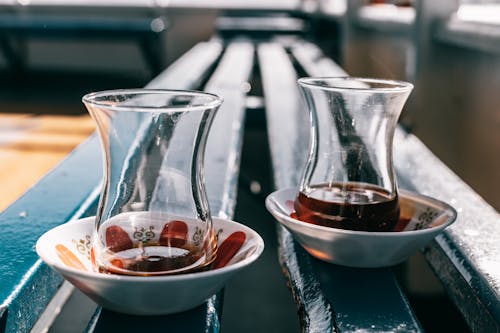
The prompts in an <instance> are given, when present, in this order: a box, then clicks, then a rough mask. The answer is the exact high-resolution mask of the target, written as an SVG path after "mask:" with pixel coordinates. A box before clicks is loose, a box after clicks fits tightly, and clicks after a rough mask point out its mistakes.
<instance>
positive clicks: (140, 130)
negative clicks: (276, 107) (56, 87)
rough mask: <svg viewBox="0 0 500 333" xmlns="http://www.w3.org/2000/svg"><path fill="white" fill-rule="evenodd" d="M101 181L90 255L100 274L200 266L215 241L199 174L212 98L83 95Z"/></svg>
mask: <svg viewBox="0 0 500 333" xmlns="http://www.w3.org/2000/svg"><path fill="white" fill-rule="evenodd" d="M82 100H83V103H84V104H85V106H86V107H87V109H88V111H89V113H90V115H91V116H92V118H93V119H94V121H95V123H96V125H97V131H98V133H99V138H100V143H101V148H102V153H103V171H104V172H103V184H102V190H101V197H100V201H99V206H98V210H97V215H96V222H95V230H94V233H93V237H92V238H93V249H92V260H93V264H94V267H95V268H96V269H98V270H99V271H101V272H107V273H115V274H124V275H141V276H150V275H164V274H176V273H184V272H189V271H193V270H199V269H203V268H204V267H206V266H207V265H209V264H210V263H211V262H212V261H213V260H214V258H215V255H216V251H217V242H216V238H215V234H214V230H213V227H212V219H211V216H210V209H209V206H208V201H207V196H206V192H205V185H204V179H203V160H204V151H205V145H206V139H207V136H208V133H209V129H210V125H211V123H212V120H213V118H214V116H215V114H216V111H217V109H218V108H219V106H220V105H221V103H222V100H221V98H219V97H218V96H216V95H212V94H208V93H203V92H195V91H175V90H149V89H129V90H111V91H102V92H96V93H91V94H88V95H85V96H84V97H83V99H82Z"/></svg>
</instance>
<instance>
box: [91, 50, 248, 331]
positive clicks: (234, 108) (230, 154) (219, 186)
mask: <svg viewBox="0 0 500 333" xmlns="http://www.w3.org/2000/svg"><path fill="white" fill-rule="evenodd" d="M197 48H198V49H199V50H200V51H201V49H200V48H199V47H197ZM253 53H254V51H253V46H252V45H251V44H250V43H246V42H235V43H232V44H230V46H228V47H227V50H226V51H225V53H224V56H223V57H222V59H221V60H220V62H219V64H218V66H217V68H216V70H215V72H214V74H213V75H212V76H211V79H210V80H209V82H208V83H207V86H206V89H205V90H207V91H209V92H212V93H216V94H218V95H220V96H221V97H223V98H224V100H225V102H224V104H223V105H222V106H221V108H220V109H219V111H218V114H217V115H216V117H215V119H214V122H213V125H212V129H211V132H210V135H209V138H208V142H207V148H206V153H205V181H206V186H207V194H208V199H209V204H210V207H211V209H212V214H213V215H218V216H221V217H225V218H231V217H232V216H233V212H234V205H235V203H236V190H237V187H236V185H237V179H238V173H239V156H240V152H241V141H242V136H243V128H242V122H243V117H244V111H245V103H244V102H245V91H244V90H243V83H245V82H247V80H248V79H249V76H250V72H251V68H252V65H253ZM199 56H200V57H202V58H201V59H205V56H206V52H201V53H200V54H199ZM196 59H197V58H196ZM196 59H194V58H193V59H191V63H190V64H191V66H194V65H195V62H196ZM213 59H214V60H215V59H216V57H214V58H213ZM181 63H185V64H188V63H187V62H184V60H183V59H182V58H181ZM171 72H177V71H171ZM178 73H179V74H182V72H181V71H179V72H178ZM164 78H165V82H167V81H168V82H170V83H168V84H169V85H168V87H169V88H173V87H172V85H174V84H176V81H174V80H171V79H170V78H169V77H168V76H164ZM195 81H197V80H192V81H191V82H195ZM156 84H157V85H158V86H163V85H164V84H163V82H162V81H161V80H156ZM177 84H178V82H177ZM165 85H166V84H165ZM175 88H178V89H180V88H179V87H175ZM185 88H186V87H184V89H185ZM192 88H197V87H192ZM221 312H222V292H220V293H218V294H217V295H215V296H213V297H212V298H210V300H209V301H208V302H207V303H205V304H203V305H201V306H199V307H197V308H195V309H193V310H190V311H187V312H184V313H179V314H174V315H169V316H156V317H154V319H152V320H151V321H150V322H148V325H149V327H150V328H152V327H157V328H162V329H165V330H168V332H218V331H219V329H220V319H221ZM143 324H144V323H143V320H142V318H141V317H135V316H127V315H123V314H118V313H114V312H112V311H108V310H103V309H101V308H98V310H97V312H96V314H95V315H94V317H93V319H92V320H91V322H90V324H89V327H88V329H87V330H88V332H123V330H135V328H137V329H142V328H143Z"/></svg>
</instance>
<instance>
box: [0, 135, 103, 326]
mask: <svg viewBox="0 0 500 333" xmlns="http://www.w3.org/2000/svg"><path fill="white" fill-rule="evenodd" d="M93 166H95V169H94V167H93ZM100 166H101V154H100V150H99V146H98V142H97V138H96V137H95V136H93V137H91V138H90V139H88V140H87V141H85V142H84V143H82V144H81V145H80V146H78V147H77V148H76V150H75V153H73V154H71V155H70V156H68V157H67V158H66V159H65V160H64V161H62V162H61V163H60V164H59V165H58V166H57V167H56V168H55V169H53V170H52V171H51V172H49V173H48V174H47V175H46V176H45V177H44V178H42V179H41V180H40V181H39V182H38V183H37V184H36V185H35V186H34V187H33V188H31V189H30V190H29V191H28V192H26V193H25V194H24V195H23V196H22V197H20V198H19V199H18V200H17V201H16V202H14V203H13V204H12V205H11V206H10V207H9V208H7V209H6V210H5V211H4V212H3V213H2V214H1V215H0V226H1V228H2V233H1V234H0V272H1V274H2V283H1V284H0V301H1V302H2V303H1V305H0V307H7V308H8V312H7V314H8V315H7V316H6V317H7V319H6V327H5V330H6V331H7V332H25V331H28V330H29V329H30V328H31V326H32V324H33V323H34V322H35V321H36V320H37V318H38V316H39V315H40V313H41V312H42V311H43V309H44V308H45V306H46V304H47V303H48V302H49V301H50V299H51V297H52V296H53V294H54V292H55V291H56V290H57V288H58V287H59V285H60V283H61V282H62V279H61V277H60V276H59V275H58V274H56V273H55V272H53V271H52V270H51V269H50V268H48V267H47V266H46V265H45V264H43V263H42V262H41V261H40V260H39V259H38V256H37V254H36V252H35V249H34V245H35V243H36V240H37V239H38V237H40V236H41V235H42V234H43V233H44V232H45V231H47V230H49V229H51V228H53V227H55V226H57V225H59V224H61V223H64V222H66V221H68V220H70V219H72V218H78V217H79V216H81V215H82V214H84V213H85V212H86V211H87V210H88V209H90V208H91V207H92V204H93V203H94V201H95V198H96V197H97V193H98V192H97V191H96V188H97V186H98V184H99V182H100V180H101V173H100V171H99V170H100ZM89 170H93V171H90V172H89ZM94 170H95V171H94ZM4 317H5V315H4Z"/></svg>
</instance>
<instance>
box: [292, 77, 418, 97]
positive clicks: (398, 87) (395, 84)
mask: <svg viewBox="0 0 500 333" xmlns="http://www.w3.org/2000/svg"><path fill="white" fill-rule="evenodd" d="M319 81H323V82H325V81H326V82H331V83H333V84H334V83H335V82H345V81H353V82H360V83H363V82H365V83H367V84H371V83H378V84H385V85H387V86H384V87H345V86H344V87H342V86H335V85H331V86H330V85H324V84H320V83H319ZM297 82H298V83H299V85H300V86H302V87H308V88H315V89H323V90H330V91H356V92H370V93H373V92H376V93H395V92H407V91H410V90H412V89H413V84H412V83H410V82H406V81H400V80H392V79H378V78H367V77H356V76H324V77H323V76H318V77H302V78H299V79H298V80H297Z"/></svg>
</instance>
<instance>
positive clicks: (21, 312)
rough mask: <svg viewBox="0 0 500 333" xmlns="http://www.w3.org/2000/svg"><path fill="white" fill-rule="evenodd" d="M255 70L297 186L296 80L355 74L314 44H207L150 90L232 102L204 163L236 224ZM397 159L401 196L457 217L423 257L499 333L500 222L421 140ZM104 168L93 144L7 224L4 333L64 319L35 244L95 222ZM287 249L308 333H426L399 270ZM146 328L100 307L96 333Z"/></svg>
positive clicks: (277, 148)
mask: <svg viewBox="0 0 500 333" xmlns="http://www.w3.org/2000/svg"><path fill="white" fill-rule="evenodd" d="M254 54H256V57H254ZM255 64H257V68H259V69H260V75H258V77H257V78H255V77H254V78H253V79H254V80H260V82H259V81H258V82H256V84H257V85H259V84H262V87H263V96H257V97H261V98H263V101H264V105H265V111H266V118H267V132H268V136H269V145H270V151H271V159H272V168H273V178H274V182H275V187H276V188H283V187H290V186H295V185H296V184H297V182H298V177H299V175H300V172H301V168H302V165H303V163H304V161H305V157H306V152H307V145H308V137H309V135H308V128H309V126H308V121H307V113H306V112H305V107H304V106H303V104H302V103H303V102H302V99H301V97H300V94H299V92H298V86H297V83H296V79H297V77H298V76H305V75H308V76H320V75H322V76H325V75H331V76H332V75H345V72H344V71H343V70H342V69H341V68H340V67H339V66H338V65H336V64H335V63H334V62H332V61H331V60H330V59H328V58H326V57H324V56H323V55H322V53H321V51H320V50H319V49H318V48H317V47H316V46H315V45H313V44H311V43H308V42H304V41H302V40H300V39H289V38H285V39H284V38H280V39H277V40H274V41H272V40H268V41H267V42H264V41H254V42H252V41H248V40H246V39H238V38H234V39H231V41H230V42H227V43H222V42H220V41H218V40H215V39H214V40H212V41H209V42H205V43H200V44H198V45H196V46H195V47H194V48H193V49H191V50H190V51H189V52H187V53H186V54H185V55H184V56H182V57H181V58H180V59H179V60H177V61H176V62H175V63H174V64H173V65H172V66H170V67H169V68H168V69H167V70H166V71H164V72H163V73H162V74H160V75H159V76H158V77H157V78H156V79H154V80H153V81H152V82H151V83H150V84H149V85H148V87H154V88H177V89H205V90H207V91H210V92H214V93H217V94H219V95H221V96H222V97H223V98H224V99H225V102H224V104H223V106H222V108H221V109H220V111H219V114H218V115H217V118H216V120H215V123H214V125H213V130H212V133H211V136H210V138H209V142H208V145H207V156H206V164H205V166H206V174H207V175H206V177H205V178H206V181H207V191H208V196H209V200H210V205H211V210H212V213H213V214H214V215H218V216H223V217H229V218H230V217H232V216H233V213H234V204H235V200H236V197H235V194H236V185H237V176H238V170H239V160H240V150H241V142H242V141H241V140H242V135H243V119H244V112H245V107H246V101H247V97H250V96H247V91H248V90H249V89H248V83H247V82H248V81H249V80H250V78H251V75H252V74H251V73H252V68H253V67H254V66H255ZM259 77H260V79H259ZM255 91H258V89H256V90H255ZM252 97H255V96H252ZM253 100H254V101H255V98H254V99H253ZM394 160H395V163H396V169H397V173H398V178H399V183H400V186H402V187H403V188H407V189H410V190H414V191H419V192H422V193H425V194H428V195H431V196H435V197H438V198H441V199H443V200H445V201H448V202H450V203H451V204H452V205H454V206H455V207H456V208H457V209H458V211H459V220H458V221H457V222H456V224H455V226H453V227H452V228H451V229H450V230H449V231H447V232H445V233H444V234H443V235H441V236H439V237H438V238H436V240H435V241H434V242H433V243H432V244H431V245H430V246H428V247H427V248H425V249H424V254H425V256H426V258H427V259H428V261H429V263H430V265H431V266H432V267H433V268H434V270H435V272H436V274H437V276H438V277H439V278H440V279H441V281H443V283H444V285H445V287H446V288H447V289H448V291H449V293H450V296H451V298H452V299H453V300H454V301H455V303H456V304H457V306H458V308H459V309H460V310H461V311H462V313H463V314H464V317H465V319H466V320H467V321H468V323H469V325H470V326H471V327H472V329H473V330H474V331H477V332H495V331H498V329H499V322H500V315H499V312H500V311H499V310H500V309H499V304H500V303H499V301H498V294H499V292H498V291H499V285H500V284H499V283H498V274H496V273H495V272H498V269H497V268H496V266H495V263H498V262H499V260H498V259H499V256H500V254H499V253H498V250H497V249H498V248H499V247H498V245H495V244H496V243H498V239H500V226H499V225H498V221H499V219H498V214H497V213H496V212H495V211H494V210H493V209H492V208H491V207H490V206H488V205H487V204H486V203H485V202H484V201H482V200H481V199H480V198H479V196H478V195H477V194H475V193H474V192H473V191H472V190H471V189H470V188H468V187H467V186H466V185H465V184H464V183H463V182H462V181H461V180H460V179H459V178H458V177H456V176H455V175H454V174H453V173H452V172H451V171H450V170H449V169H448V168H446V167H445V166H444V165H443V164H442V163H440V162H439V160H438V159H437V158H436V157H434V156H433V155H432V153H430V151H429V150H427V148H426V147H425V146H423V144H422V143H421V142H420V141H419V140H418V139H417V138H416V137H414V136H412V135H411V134H407V133H404V132H403V131H402V130H401V129H398V131H397V135H396V142H395V156H394ZM100 167H101V164H100V150H99V147H98V142H97V139H96V137H95V136H92V137H91V138H90V139H89V140H88V141H86V142H85V143H84V144H82V145H81V146H79V147H78V148H77V149H76V150H75V151H74V152H73V153H72V154H70V155H69V156H68V158H67V159H66V160H64V161H63V162H62V163H61V164H60V165H59V166H58V167H57V168H55V169H54V170H53V171H52V172H51V173H49V174H48V175H47V176H46V177H45V178H44V179H42V180H41V181H40V182H39V183H38V184H37V185H36V186H34V187H33V188H32V189H31V190H30V191H29V192H27V193H26V194H25V195H24V196H23V197H21V198H20V199H19V200H18V201H17V202H16V203H14V204H13V205H11V206H10V207H9V208H8V209H7V210H6V211H5V212H3V213H2V214H1V215H0V225H1V226H2V227H3V228H2V231H3V232H2V233H1V234H0V250H1V251H0V270H1V272H2V283H1V284H0V296H1V298H0V299H1V302H2V303H1V305H0V332H2V331H7V332H10V331H21V332H22V331H28V330H30V329H31V328H32V327H33V325H35V328H36V329H35V330H34V331H42V330H43V329H45V328H47V327H49V326H50V324H51V322H52V321H53V320H54V318H55V317H56V316H57V311H55V310H54V309H55V308H57V306H58V304H61V303H64V300H65V299H66V298H67V297H68V296H67V295H68V287H67V284H63V287H62V288H61V287H60V286H61V283H62V281H61V278H60V277H59V276H58V275H56V274H55V273H54V272H53V271H51V270H50V269H49V268H48V267H47V266H45V265H44V264H42V263H41V262H40V260H38V258H37V256H36V254H35V252H34V250H33V244H34V243H35V241H36V239H37V238H38V237H39V236H40V235H41V234H42V233H43V232H44V231H46V230H48V229H50V228H52V227H54V226H56V225H58V224H61V223H64V222H66V221H67V220H70V219H72V218H79V217H81V216H86V215H89V214H93V212H94V210H95V205H96V199H97V196H98V193H99V181H100V177H101V176H100ZM89 170H95V172H89ZM68 189H71V191H68ZM478 239H479V240H480V241H478ZM495 242H496V243H495ZM278 244H279V248H278V251H279V256H280V263H281V266H282V268H283V271H284V272H285V276H286V278H287V280H288V284H289V286H290V288H291V291H292V293H293V296H294V298H295V300H296V302H297V307H298V312H299V317H300V321H301V324H302V331H304V332H356V331H358V332H380V331H384V332H421V331H423V329H422V327H421V325H420V323H419V320H418V318H417V317H416V315H415V313H414V312H413V310H412V308H411V306H410V304H409V302H408V299H407V297H406V295H405V293H404V292H403V291H402V289H401V287H400V285H399V283H398V282H397V280H396V278H395V274H394V272H393V269H392V268H383V269H353V268H346V267H341V266H336V265H330V264H326V263H324V262H321V261H319V260H316V259H314V258H312V257H311V256H310V255H308V254H307V253H306V252H305V251H304V250H303V249H302V248H301V247H300V246H299V245H298V244H297V243H296V242H295V241H294V240H293V238H292V237H291V235H290V233H288V232H287V231H286V230H285V229H284V228H282V227H278ZM366 281H370V283H369V284H367V283H366ZM374 285H376V286H377V288H373V287H372V286H374ZM58 290H59V291H58ZM54 295H56V296H55V297H54ZM58 302H59V303H58ZM222 303H223V302H222V293H219V294H217V295H214V296H213V297H212V298H210V299H209V300H208V301H207V302H206V303H205V304H204V305H202V306H200V307H198V308H196V309H193V310H190V311H187V312H184V313H180V314H176V315H172V316H159V317H149V318H148V323H149V324H150V325H151V326H150V327H164V328H165V327H168V330H169V332H170V331H172V332H180V331H184V332H202V331H203V332H208V331H210V332H218V331H219V330H220V326H221V309H222ZM263 306H265V304H263ZM269 311H270V313H271V314H272V309H269ZM242 315H243V314H242ZM257 320H258V318H257ZM143 325H144V321H143V317H136V316H129V315H123V314H118V313H114V312H111V311H108V310H104V309H101V308H98V309H97V311H96V312H95V314H94V316H93V317H92V319H91V320H90V322H89V324H88V327H87V329H86V331H87V332H118V331H120V332H122V331H125V330H127V331H129V330H142V329H143V328H144V326H143ZM277 325H279V323H277Z"/></svg>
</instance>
